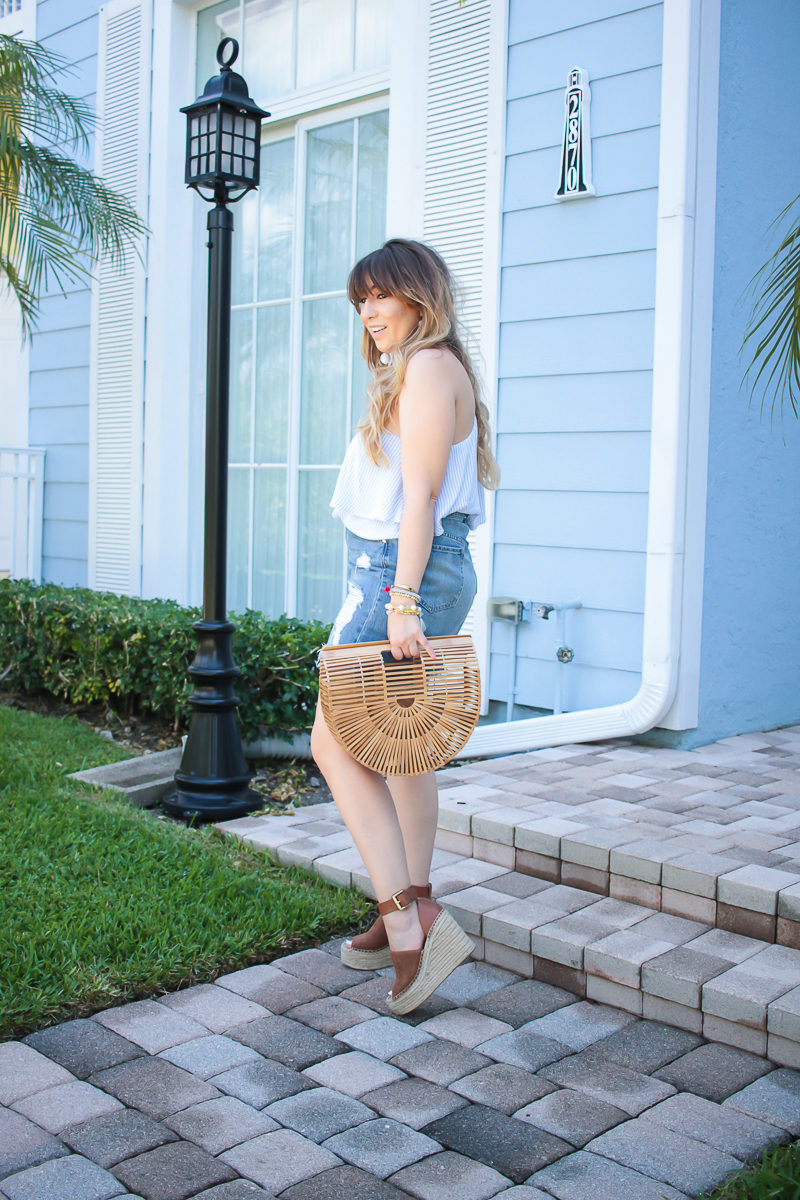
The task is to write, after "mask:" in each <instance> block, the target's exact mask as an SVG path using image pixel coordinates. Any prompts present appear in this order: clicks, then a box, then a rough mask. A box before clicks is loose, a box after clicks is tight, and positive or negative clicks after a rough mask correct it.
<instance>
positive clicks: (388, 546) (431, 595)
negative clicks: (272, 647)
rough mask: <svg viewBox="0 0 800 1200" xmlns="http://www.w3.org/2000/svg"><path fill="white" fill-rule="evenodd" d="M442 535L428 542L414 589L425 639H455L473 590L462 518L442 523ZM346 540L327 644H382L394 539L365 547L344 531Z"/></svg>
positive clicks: (392, 578)
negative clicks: (342, 588)
mask: <svg viewBox="0 0 800 1200" xmlns="http://www.w3.org/2000/svg"><path fill="white" fill-rule="evenodd" d="M442 530H443V531H442V533H440V534H438V535H437V536H435V537H434V539H433V545H432V546H431V554H430V558H429V559H428V565H427V567H426V568H425V574H424V575H423V577H422V583H421V584H420V588H419V591H420V595H421V597H422V598H421V600H420V608H421V609H422V614H423V615H422V620H423V621H424V624H425V634H426V636H427V637H443V636H445V635H448V634H454V633H458V631H459V629H460V628H461V626H462V625H463V624H464V621H465V619H466V616H467V613H468V612H469V610H470V608H471V607H472V601H473V600H474V599H475V592H476V590H477V580H476V577H475V568H474V567H473V565H472V556H471V555H470V552H469V546H468V545H467V534H468V533H469V526H468V524H467V518H466V517H465V516H464V514H463V513H451V514H450V515H449V516H447V517H444V518H443V519H442ZM346 537H347V596H346V597H345V601H344V604H343V605H342V607H341V609H340V611H339V614H338V616H337V617H336V620H335V621H334V623H333V629H332V630H331V633H330V637H329V638H328V642H327V644H328V645H329V646H337V645H340V644H343V643H346V642H383V641H386V622H387V618H386V610H385V607H384V606H385V605H386V603H387V602H388V600H389V595H388V593H387V592H386V591H385V590H384V589H385V588H387V587H388V586H389V584H391V583H394V582H395V569H396V567H397V538H390V539H389V540H387V541H382V542H381V541H368V540H367V539H366V538H360V537H357V536H356V535H355V534H354V533H351V532H350V530H349V529H348V530H346ZM399 582H401V583H402V582H403V581H402V580H400V581H399Z"/></svg>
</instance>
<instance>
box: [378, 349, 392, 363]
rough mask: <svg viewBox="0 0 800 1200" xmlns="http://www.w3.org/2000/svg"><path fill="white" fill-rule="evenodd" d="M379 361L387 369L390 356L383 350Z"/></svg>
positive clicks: (390, 359)
mask: <svg viewBox="0 0 800 1200" xmlns="http://www.w3.org/2000/svg"><path fill="white" fill-rule="evenodd" d="M380 361H381V362H382V363H383V365H384V366H385V367H388V366H389V364H390V363H391V361H392V356H391V354H387V353H386V351H385V350H384V352H383V354H382V355H381V356H380Z"/></svg>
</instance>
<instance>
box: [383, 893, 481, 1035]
mask: <svg viewBox="0 0 800 1200" xmlns="http://www.w3.org/2000/svg"><path fill="white" fill-rule="evenodd" d="M405 894H407V893H401V894H400V896H399V898H400V899H402V898H403V895H405ZM394 900H395V897H394V896H393V897H392V900H390V901H387V902H386V905H385V906H382V905H378V912H381V909H383V911H384V912H390V911H391V908H390V907H388V905H391V904H392V902H393V901H394ZM398 907H399V908H405V907H406V904H400V905H398ZM417 912H418V913H419V922H420V925H421V926H422V932H423V933H424V934H425V941H424V942H423V943H422V945H421V947H420V948H419V950H395V951H394V952H393V953H392V963H393V964H394V970H395V980H394V983H393V984H392V990H391V991H390V992H389V995H388V996H387V997H386V1003H387V1004H388V1006H389V1008H390V1010H391V1011H392V1012H393V1013H398V1014H399V1015H402V1014H403V1013H409V1012H411V1011H412V1010H413V1009H415V1008H419V1006H420V1004H422V1003H423V1002H424V1001H425V1000H427V999H428V996H430V995H431V994H432V993H433V992H435V991H436V989H437V988H438V987H439V986H440V985H441V984H442V983H444V981H445V979H446V978H447V976H448V975H449V974H450V973H451V972H452V971H455V969H456V967H457V966H459V965H460V964H461V963H462V962H464V960H465V959H467V958H469V956H470V955H471V954H472V951H473V950H474V948H475V947H474V946H473V944H472V942H471V940H470V939H469V938H468V937H467V935H466V934H465V933H464V930H463V929H462V928H461V927H460V926H459V925H458V924H456V922H455V920H454V919H453V918H452V917H451V916H450V914H449V913H448V912H446V911H445V910H444V909H443V908H442V907H441V906H440V905H438V904H437V903H436V902H435V900H426V899H422V900H418V901H417Z"/></svg>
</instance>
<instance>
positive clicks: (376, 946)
mask: <svg viewBox="0 0 800 1200" xmlns="http://www.w3.org/2000/svg"><path fill="white" fill-rule="evenodd" d="M411 890H412V891H413V892H414V895H415V897H416V899H417V900H423V899H430V895H431V885H430V883H426V884H425V885H424V886H420V885H419V884H417V883H412V884H411ZM387 903H389V905H390V908H388V909H387V910H386V911H387V912H391V911H392V909H394V907H395V906H394V904H393V903H392V901H388V902H387ZM401 907H404V906H401ZM341 959H342V962H343V963H344V965H345V966H346V967H354V968H355V970H356V971H379V970H380V968H381V967H390V966H391V965H392V956H391V953H390V951H389V939H388V938H387V936H386V926H385V925H384V923H383V917H381V916H379V917H378V919H377V921H374V922H373V923H372V925H370V927H369V929H367V930H366V932H365V933H358V934H356V936H355V937H353V938H348V939H347V941H346V942H342V948H341Z"/></svg>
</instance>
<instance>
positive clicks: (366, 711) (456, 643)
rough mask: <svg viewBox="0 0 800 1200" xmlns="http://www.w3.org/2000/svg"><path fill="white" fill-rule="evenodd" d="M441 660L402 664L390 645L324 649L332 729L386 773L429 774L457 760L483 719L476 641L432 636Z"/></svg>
mask: <svg viewBox="0 0 800 1200" xmlns="http://www.w3.org/2000/svg"><path fill="white" fill-rule="evenodd" d="M428 641H429V642H430V644H431V646H432V647H433V649H434V651H435V653H436V657H435V658H430V657H429V656H428V655H427V654H425V653H424V651H423V653H422V655H421V657H420V658H402V659H395V658H393V657H392V654H391V651H390V650H389V643H388V642H354V643H348V644H346V645H342V646H323V648H322V651H321V653H320V670H319V695H320V703H321V704H322V712H323V714H324V716H325V722H326V724H327V726H328V729H329V730H330V731H331V733H332V734H333V736H334V737H335V738H336V740H337V742H339V744H340V745H342V746H344V748H345V750H346V751H347V752H348V754H351V755H352V756H353V758H355V759H356V760H357V761H358V762H360V763H363V765H364V766H365V767H370V768H371V770H373V771H378V772H379V773H380V774H381V775H422V774H424V772H425V771H434V770H436V768H437V767H442V766H444V764H445V763H448V762H450V760H451V758H453V757H454V756H455V755H456V754H457V753H458V751H459V750H460V749H461V747H462V746H464V745H465V744H466V742H467V740H468V738H469V736H470V734H471V733H472V731H473V729H474V728H475V725H476V724H477V721H478V713H479V711H480V705H481V678H480V671H479V668H478V659H477V656H476V654H475V648H474V646H473V644H472V638H470V637H469V636H468V635H465V634H457V635H454V636H452V637H432V638H429V639H428Z"/></svg>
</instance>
